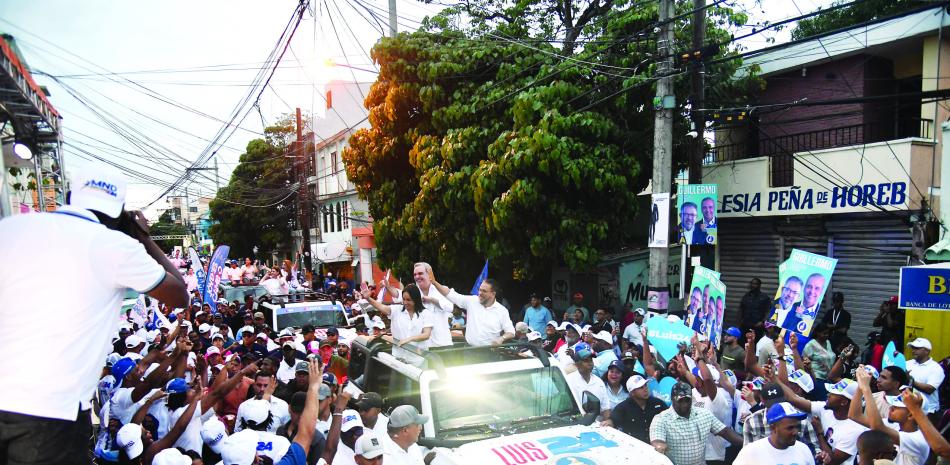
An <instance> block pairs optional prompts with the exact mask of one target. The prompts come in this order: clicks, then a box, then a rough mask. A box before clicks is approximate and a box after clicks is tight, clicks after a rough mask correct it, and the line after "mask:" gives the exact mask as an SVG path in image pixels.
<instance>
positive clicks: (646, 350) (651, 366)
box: [642, 326, 656, 378]
mask: <svg viewBox="0 0 950 465" xmlns="http://www.w3.org/2000/svg"><path fill="white" fill-rule="evenodd" d="M642 331H643V371H645V372H646V373H644V374H645V375H647V376H649V377H651V378H655V377H656V361H655V360H654V359H653V352H650V339H649V338H647V330H646V327H645V326H644V327H643V329H642Z"/></svg>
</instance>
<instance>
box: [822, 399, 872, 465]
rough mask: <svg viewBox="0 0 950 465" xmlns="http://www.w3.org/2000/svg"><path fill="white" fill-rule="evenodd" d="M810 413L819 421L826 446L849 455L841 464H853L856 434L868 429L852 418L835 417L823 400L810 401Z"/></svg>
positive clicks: (856, 446) (855, 452)
mask: <svg viewBox="0 0 950 465" xmlns="http://www.w3.org/2000/svg"><path fill="white" fill-rule="evenodd" d="M811 414H812V416H814V417H817V418H818V420H820V421H821V434H824V435H825V440H826V441H828V446H830V447H831V448H832V449H838V450H840V451H841V452H844V453H846V454H850V455H851V457H850V458H848V460H845V461H844V462H841V465H853V464H854V458H855V456H856V455H857V454H858V436H860V435H861V433H863V432H865V431H867V430H868V429H867V428H865V427H863V426H861V425H860V424H858V423H856V422H854V421H853V420H848V419H846V420H839V419H837V418H835V414H834V412H832V411H831V410H826V409H825V403H824V402H812V403H811Z"/></svg>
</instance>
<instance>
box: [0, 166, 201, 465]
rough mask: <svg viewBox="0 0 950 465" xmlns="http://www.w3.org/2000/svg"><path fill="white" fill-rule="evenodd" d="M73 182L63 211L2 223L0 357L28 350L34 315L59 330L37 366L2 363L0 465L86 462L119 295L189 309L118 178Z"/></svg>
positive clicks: (85, 176)
mask: <svg viewBox="0 0 950 465" xmlns="http://www.w3.org/2000/svg"><path fill="white" fill-rule="evenodd" d="M71 178H72V182H71V184H70V185H71V187H72V189H71V190H70V192H69V195H68V197H67V198H68V201H69V205H68V206H65V207H62V208H60V209H58V210H57V211H55V212H50V213H37V214H31V215H15V216H12V217H9V218H5V219H4V220H3V221H0V257H3V260H4V263H5V265H6V266H4V267H2V268H0V321H3V324H2V325H0V353H2V354H18V353H21V352H22V350H23V348H24V347H30V346H31V345H33V344H35V342H36V341H35V339H34V338H35V332H34V328H35V327H36V323H37V316H38V315H42V317H41V318H42V320H43V321H48V322H54V323H58V324H50V325H46V327H45V328H44V337H46V338H47V339H46V340H49V341H56V343H55V344H47V347H46V348H45V350H44V357H43V363H42V364H40V363H36V360H35V359H33V358H31V357H17V356H7V357H4V368H5V371H6V372H7V373H16V375H15V376H7V377H5V378H4V381H5V382H4V383H2V385H0V463H12V462H20V461H22V460H29V461H31V462H33V463H57V464H71V463H89V460H88V455H89V454H88V453H89V445H88V441H89V437H90V436H91V435H92V425H91V422H90V418H91V416H90V409H91V408H92V403H91V399H92V396H93V393H94V392H95V390H96V384H97V382H98V379H99V375H100V373H101V371H102V360H103V359H105V356H106V354H108V353H109V352H110V349H111V344H110V342H109V339H110V337H111V336H112V335H113V334H115V333H116V332H117V331H118V329H119V328H118V326H119V319H118V317H117V316H118V314H119V308H120V307H121V305H122V297H123V295H124V294H125V291H126V289H128V288H131V289H134V290H136V291H139V292H141V293H144V294H147V295H149V296H151V297H153V298H157V299H158V300H160V301H161V302H163V303H165V304H166V305H168V306H169V307H184V306H186V305H187V304H188V293H187V292H186V290H185V289H186V285H185V282H184V280H183V279H182V276H181V274H180V273H179V271H178V269H177V268H175V266H174V265H173V264H172V263H171V262H169V260H168V257H166V256H165V254H164V253H163V252H162V250H161V249H159V247H158V246H157V245H156V244H155V242H153V241H152V240H151V238H150V237H149V233H148V224H147V223H146V221H145V217H144V216H142V214H141V212H127V211H125V210H124V206H125V193H126V186H127V181H126V180H125V178H124V176H123V175H122V174H121V173H120V172H118V171H117V170H113V169H110V168H108V167H104V166H93V167H89V168H86V169H76V170H74V171H73V173H72V176H71ZM50 263H66V264H68V266H58V267H50V266H49V264H50ZM50 283H55V291H54V292H50ZM50 374H55V380H54V381H51V380H50V377H49V375H50ZM51 446H54V447H51ZM24 457H29V458H28V459H25V458H24Z"/></svg>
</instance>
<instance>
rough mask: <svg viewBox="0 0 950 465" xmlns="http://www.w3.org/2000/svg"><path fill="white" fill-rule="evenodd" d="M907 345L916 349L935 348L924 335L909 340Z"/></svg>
mask: <svg viewBox="0 0 950 465" xmlns="http://www.w3.org/2000/svg"><path fill="white" fill-rule="evenodd" d="M907 345H908V346H910V347H913V348H915V349H927V350H933V349H934V347H933V345H931V344H930V341H928V340H927V339H925V338H922V337H918V338H917V339H914V340H913V341H910V342H908V343H907Z"/></svg>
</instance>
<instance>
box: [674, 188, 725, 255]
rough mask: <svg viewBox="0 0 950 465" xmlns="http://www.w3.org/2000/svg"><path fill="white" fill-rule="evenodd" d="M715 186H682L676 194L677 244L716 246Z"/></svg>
mask: <svg viewBox="0 0 950 465" xmlns="http://www.w3.org/2000/svg"><path fill="white" fill-rule="evenodd" d="M716 190H717V188H716V185H715V184H684V185H681V186H679V193H677V194H676V206H677V207H678V209H679V242H680V244H687V245H716V238H717V235H718V231H719V222H718V221H717V220H716V198H717V195H716Z"/></svg>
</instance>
